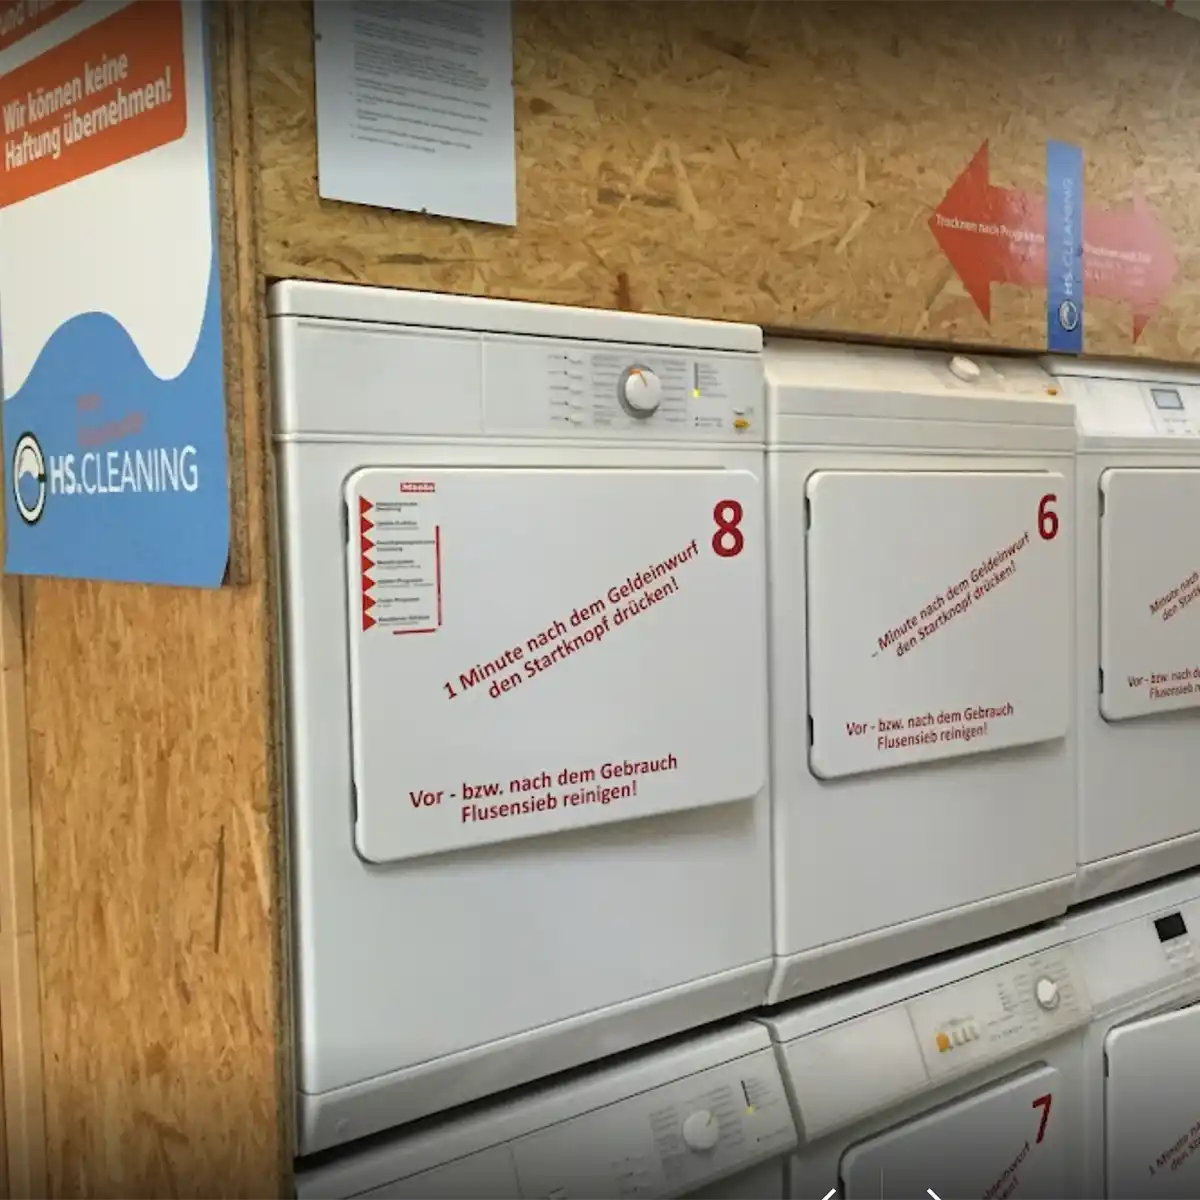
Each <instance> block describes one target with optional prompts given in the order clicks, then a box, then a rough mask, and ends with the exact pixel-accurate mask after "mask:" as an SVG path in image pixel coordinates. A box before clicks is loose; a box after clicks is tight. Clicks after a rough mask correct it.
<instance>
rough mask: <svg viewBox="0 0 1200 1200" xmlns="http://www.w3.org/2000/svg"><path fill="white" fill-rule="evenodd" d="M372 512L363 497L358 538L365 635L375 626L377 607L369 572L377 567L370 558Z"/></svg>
mask: <svg viewBox="0 0 1200 1200" xmlns="http://www.w3.org/2000/svg"><path fill="white" fill-rule="evenodd" d="M370 511H371V502H370V501H369V500H364V499H363V498H362V497H361V496H360V497H359V500H358V523H359V530H358V537H359V552H360V553H361V554H362V627H363V633H366V631H367V630H368V629H370V628H371V626H372V625H374V624H375V618H374V617H373V616H371V609H373V608H374V607H375V599H374V597H373V596H372V595H371V588H373V587H374V586H375V581H374V580H373V579H372V578H371V576H370V575H368V574H367V572H368V571H369V570H370V569H371V568H372V567H373V566H374V565H375V563H374V562H373V561H372V560H371V558H370V557H369V552H370V551H371V550H372V549H373V548H374V546H375V543H374V542H372V541H371V539H370V538H369V537H367V534H368V533H370V531H371V530H372V529H374V528H375V526H374V525H373V524H372V523H371V521H370V519H369V518H368V516H367V514H368V513H369V512H370Z"/></svg>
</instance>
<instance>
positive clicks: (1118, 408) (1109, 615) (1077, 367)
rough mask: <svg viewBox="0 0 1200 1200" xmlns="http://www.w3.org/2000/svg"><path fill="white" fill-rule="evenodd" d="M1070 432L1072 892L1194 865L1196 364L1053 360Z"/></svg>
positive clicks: (1198, 498)
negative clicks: (1073, 486) (1075, 762)
mask: <svg viewBox="0 0 1200 1200" xmlns="http://www.w3.org/2000/svg"><path fill="white" fill-rule="evenodd" d="M1050 365H1051V369H1052V370H1053V371H1054V372H1055V373H1056V374H1057V376H1058V378H1059V381H1060V383H1061V385H1062V389H1063V392H1064V394H1065V395H1066V396H1067V398H1068V399H1070V400H1071V402H1072V403H1073V405H1074V408H1075V414H1076V422H1077V423H1078V426H1079V452H1078V458H1077V461H1076V468H1075V469H1076V480H1077V485H1078V489H1079V490H1078V499H1077V506H1078V515H1077V518H1076V519H1077V521H1078V527H1079V537H1078V540H1077V553H1078V582H1077V584H1076V588H1077V591H1078V597H1079V607H1078V618H1077V623H1076V630H1077V654H1078V670H1079V674H1078V680H1079V683H1078V692H1077V698H1078V715H1077V722H1076V738H1077V746H1078V753H1079V772H1078V786H1079V802H1078V803H1079V884H1078V896H1077V898H1078V899H1079V900H1089V899H1095V898H1097V897H1099V896H1102V895H1106V894H1108V893H1111V892H1115V891H1120V890H1121V889H1123V888H1128V887H1134V886H1137V885H1139V884H1143V883H1148V882H1151V881H1153V880H1155V879H1159V878H1162V877H1163V876H1166V875H1170V874H1174V873H1176V872H1178V871H1185V870H1190V869H1191V868H1193V867H1195V866H1200V805H1197V803H1196V779H1197V777H1200V604H1197V603H1196V601H1197V600H1200V521H1197V519H1196V513H1197V512H1198V511H1200V373H1197V372H1195V371H1192V372H1182V371H1179V370H1178V369H1172V368H1164V367H1157V366H1154V365H1153V364H1140V363H1139V364H1128V365H1127V364H1118V363H1106V362H1092V361H1088V360H1086V359H1084V360H1072V361H1065V360H1059V361H1055V362H1053V363H1051V364H1050Z"/></svg>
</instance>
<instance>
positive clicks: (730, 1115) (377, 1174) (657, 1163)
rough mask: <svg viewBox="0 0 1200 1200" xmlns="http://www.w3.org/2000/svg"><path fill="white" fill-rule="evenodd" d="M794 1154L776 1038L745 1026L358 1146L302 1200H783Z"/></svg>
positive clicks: (308, 1171) (325, 1168)
mask: <svg viewBox="0 0 1200 1200" xmlns="http://www.w3.org/2000/svg"><path fill="white" fill-rule="evenodd" d="M795 1146H796V1127H795V1124H794V1122H793V1120H792V1113H791V1109H790V1107H789V1105H788V1100H787V1095H786V1093H785V1092H784V1089H783V1081H782V1079H781V1078H780V1075H779V1067H778V1065H777V1063H776V1060H775V1054H774V1051H773V1050H772V1048H771V1042H770V1038H769V1037H768V1036H767V1031H766V1030H765V1029H763V1028H762V1026H760V1025H756V1024H754V1023H752V1022H745V1023H743V1024H739V1025H734V1026H731V1027H729V1028H726V1029H720V1030H715V1031H712V1032H708V1033H704V1034H700V1035H698V1036H696V1037H692V1038H688V1039H679V1040H678V1041H677V1044H675V1045H671V1046H667V1047H664V1048H655V1049H652V1050H646V1051H641V1052H635V1053H631V1054H630V1055H628V1056H627V1057H626V1058H625V1060H624V1061H621V1062H619V1063H616V1064H614V1065H608V1066H600V1067H592V1068H590V1069H586V1070H584V1071H580V1072H577V1073H576V1074H575V1075H574V1076H569V1077H565V1078H562V1079H559V1080H555V1081H554V1082H552V1083H550V1084H549V1085H547V1086H543V1087H540V1088H537V1089H536V1090H532V1089H531V1090H529V1091H528V1092H527V1093H526V1094H523V1095H516V1096H511V1097H510V1096H503V1097H497V1098H496V1099H495V1100H494V1101H493V1102H491V1103H489V1104H487V1105H486V1106H483V1107H477V1108H476V1109H475V1110H474V1111H473V1112H471V1113H470V1114H469V1115H467V1116H461V1117H460V1116H453V1115H449V1116H447V1117H445V1118H443V1119H441V1120H439V1121H437V1122H435V1123H430V1124H427V1127H425V1128H423V1129H422V1130H421V1131H419V1132H408V1133H404V1132H401V1133H399V1134H397V1135H395V1136H394V1137H388V1138H386V1139H377V1140H376V1143H375V1144H374V1145H373V1146H371V1147H370V1148H367V1149H360V1150H356V1149H354V1148H353V1147H351V1148H349V1150H348V1152H346V1153H345V1154H344V1155H343V1156H342V1157H341V1158H337V1159H332V1160H331V1161H329V1162H326V1163H323V1164H321V1165H320V1166H316V1167H311V1168H306V1167H303V1166H302V1167H301V1169H300V1170H299V1171H298V1172H297V1178H296V1185H297V1195H298V1197H299V1200H349V1198H350V1197H354V1196H387V1197H388V1198H389V1200H430V1197H433V1198H435V1200H522V1198H525V1197H528V1198H534V1197H539V1196H541V1197H544V1196H563V1197H566V1196H571V1197H594V1198H596V1200H608V1198H610V1197H613V1196H628V1197H666V1196H684V1195H686V1196H693V1197H704V1198H706V1200H718V1198H719V1197H729V1198H730V1200H751V1198H753V1200H770V1198H771V1197H779V1198H781V1200H782V1196H783V1170H784V1167H783V1164H784V1159H785V1158H786V1156H787V1155H788V1154H789V1153H790V1152H791V1151H792V1150H793V1149H794V1148H795Z"/></svg>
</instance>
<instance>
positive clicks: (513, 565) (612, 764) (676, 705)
mask: <svg viewBox="0 0 1200 1200" xmlns="http://www.w3.org/2000/svg"><path fill="white" fill-rule="evenodd" d="M761 495H762V485H761V483H760V481H759V480H758V479H757V478H755V477H754V476H753V475H750V474H749V473H746V472H734V471H722V470H714V471H705V470H695V471H669V470H668V471H650V470H642V471H638V470H575V471H572V470H515V469H508V470H506V469H464V470H445V469H431V468H428V467H426V468H420V469H415V470H398V469H382V468H380V469H367V470H363V471H359V472H357V473H355V474H354V475H353V476H352V477H351V478H350V480H349V481H348V482H347V485H346V503H347V506H348V508H349V511H350V512H351V513H352V514H354V515H355V518H356V520H357V528H356V529H355V530H354V534H353V536H352V537H351V538H350V543H349V546H348V550H347V553H348V560H347V561H348V573H349V584H350V588H351V591H352V593H354V603H352V604H351V606H350V614H351V616H350V646H351V655H350V666H351V683H352V713H353V716H352V724H353V739H354V774H355V786H356V791H357V795H358V814H357V825H356V830H357V843H358V849H359V852H360V853H361V854H362V855H363V857H364V858H366V859H368V860H369V861H372V862H389V861H396V860H398V859H403V858H411V857H414V856H418V855H426V854H431V853H437V852H440V851H446V850H453V849H461V848H464V847H469V846H478V845H483V844H487V843H492V842H503V841H510V840H513V839H517V838H528V837H535V836H538V835H540V834H552V833H558V832H562V831H564V830H569V829H579V828H582V827H584V826H589V825H597V824H606V823H609V822H617V821H628V820H632V819H634V818H637V817H646V816H650V815H653V814H658V813H667V812H674V811H678V810H683V809H694V808H701V807H704V806H706V805H712V804H721V803H726V802H730V801H736V800H745V799H749V798H751V797H753V796H755V795H756V794H757V793H758V792H759V790H760V789H761V788H762V787H763V785H764V783H765V763H764V761H763V754H762V740H763V733H762V731H763V730H764V728H765V726H766V719H767V717H766V701H765V697H766V664H765V662H764V660H763V656H762V649H761V639H762V617H761V614H762V612H763V610H764V606H765V603H766V600H765V596H764V593H763V573H762V553H763V528H762V501H761ZM397 739H402V743H403V747H404V750H403V754H398V753H397Z"/></svg>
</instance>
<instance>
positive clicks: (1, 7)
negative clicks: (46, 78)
mask: <svg viewBox="0 0 1200 1200" xmlns="http://www.w3.org/2000/svg"><path fill="white" fill-rule="evenodd" d="M80 2H81V0H9V2H8V3H0V50H5V49H7V48H8V47H9V46H12V45H15V44H16V43H17V42H19V41H20V40H21V39H22V38H23V37H28V36H29V35H30V34H31V33H33V32H34V30H36V29H41V27H42V26H43V25H49V24H50V22H51V21H53V20H54V18H55V17H60V16H62V14H63V13H65V12H68V11H70V10H71V9H72V8H74V7H75V6H76V5H77V4H79V3H80Z"/></svg>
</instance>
